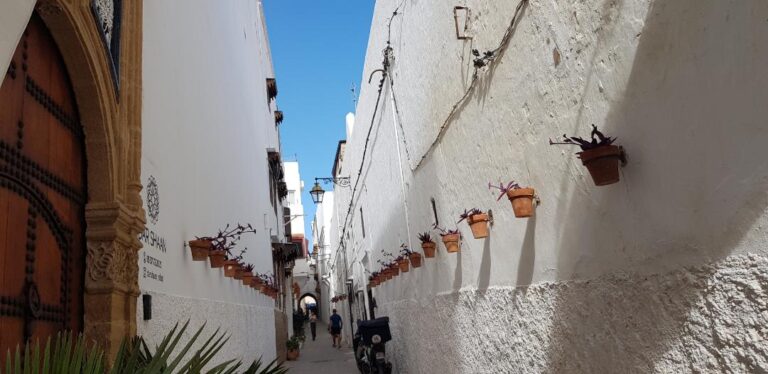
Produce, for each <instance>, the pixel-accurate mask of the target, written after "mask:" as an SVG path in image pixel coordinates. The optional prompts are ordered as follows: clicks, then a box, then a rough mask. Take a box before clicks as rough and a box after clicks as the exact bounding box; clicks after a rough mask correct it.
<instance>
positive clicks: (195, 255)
mask: <svg viewBox="0 0 768 374" xmlns="http://www.w3.org/2000/svg"><path fill="white" fill-rule="evenodd" d="M189 251H190V252H192V260H193V261H205V260H207V259H208V254H209V253H210V252H211V241H210V240H201V239H196V240H190V241H189Z"/></svg>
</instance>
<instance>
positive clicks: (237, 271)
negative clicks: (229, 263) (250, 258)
mask: <svg viewBox="0 0 768 374" xmlns="http://www.w3.org/2000/svg"><path fill="white" fill-rule="evenodd" d="M244 274H245V270H244V269H243V266H242V265H238V267H237V269H235V279H237V280H243V275H244Z"/></svg>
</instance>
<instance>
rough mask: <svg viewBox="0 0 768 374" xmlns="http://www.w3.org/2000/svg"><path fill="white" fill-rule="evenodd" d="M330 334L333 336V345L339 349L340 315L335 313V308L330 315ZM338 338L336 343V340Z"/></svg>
mask: <svg viewBox="0 0 768 374" xmlns="http://www.w3.org/2000/svg"><path fill="white" fill-rule="evenodd" d="M330 329H331V336H332V337H333V346H334V347H339V349H341V316H340V315H338V314H336V309H334V310H333V314H332V315H331V324H330ZM337 340H338V343H337V342H336V341H337Z"/></svg>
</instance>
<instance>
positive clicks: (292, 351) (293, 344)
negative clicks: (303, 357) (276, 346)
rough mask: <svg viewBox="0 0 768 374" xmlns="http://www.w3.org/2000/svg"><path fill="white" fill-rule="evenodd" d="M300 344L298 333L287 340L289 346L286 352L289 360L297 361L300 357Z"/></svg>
mask: <svg viewBox="0 0 768 374" xmlns="http://www.w3.org/2000/svg"><path fill="white" fill-rule="evenodd" d="M299 344H300V342H299V338H298V337H297V336H296V335H294V336H293V337H291V338H290V339H288V341H287V342H285V347H286V348H288V353H287V354H286V358H287V359H288V361H295V360H296V359H298V358H299Z"/></svg>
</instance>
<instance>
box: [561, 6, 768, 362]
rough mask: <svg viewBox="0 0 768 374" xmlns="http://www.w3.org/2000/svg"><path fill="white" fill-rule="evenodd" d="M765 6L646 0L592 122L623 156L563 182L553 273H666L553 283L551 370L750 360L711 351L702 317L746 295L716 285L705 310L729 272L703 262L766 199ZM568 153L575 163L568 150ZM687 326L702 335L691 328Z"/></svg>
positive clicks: (725, 245)
mask: <svg viewBox="0 0 768 374" xmlns="http://www.w3.org/2000/svg"><path fill="white" fill-rule="evenodd" d="M766 19H768V2H766V1H763V0H749V1H701V0H657V1H655V2H654V3H653V5H652V7H651V8H650V11H649V13H648V16H647V19H646V24H645V28H644V30H643V32H642V34H641V35H640V36H639V38H640V42H639V45H638V48H637V54H636V55H635V59H634V63H633V65H632V72H631V75H630V77H629V81H628V82H627V86H626V92H625V93H624V94H623V95H621V94H617V95H616V96H618V97H623V100H622V101H620V102H618V103H616V104H614V106H613V108H611V112H610V114H609V116H608V119H607V121H606V124H605V125H604V126H600V124H598V125H599V126H600V127H601V128H602V127H604V128H605V130H606V132H607V133H609V134H610V135H613V136H618V138H619V141H618V142H619V143H620V144H622V145H624V146H625V147H626V148H627V151H628V154H629V158H630V160H629V161H630V163H629V165H628V166H627V167H626V168H625V169H623V171H622V172H623V175H622V181H621V182H620V183H619V184H616V185H613V186H609V187H600V188H598V187H594V186H593V185H592V182H591V180H589V177H588V176H586V177H585V178H584V179H582V180H580V181H578V182H575V183H574V182H572V181H571V180H570V179H571V177H570V176H569V177H568V179H566V180H564V181H563V184H562V186H561V191H563V193H565V194H569V195H570V197H569V198H568V199H567V200H563V201H568V202H569V204H570V205H569V206H567V207H563V209H562V210H561V212H560V213H559V214H558V215H559V216H560V217H562V220H563V230H562V232H561V237H560V240H559V245H558V248H559V250H560V253H559V254H558V272H559V273H558V279H559V280H572V279H586V278H594V277H598V276H600V275H602V274H605V273H611V272H616V271H630V272H632V273H640V274H665V273H666V274H665V275H651V276H641V275H631V276H611V277H603V278H600V279H597V280H595V281H591V282H590V281H586V282H581V281H577V282H570V283H569V284H565V285H563V286H562V287H560V288H559V289H558V291H556V292H558V293H560V294H559V295H556V296H557V299H556V300H557V305H555V306H554V308H555V310H554V316H553V325H552V326H551V328H550V329H551V331H552V334H554V335H553V336H552V337H551V342H550V352H549V355H550V357H549V361H550V367H551V368H552V369H553V370H556V371H557V370H564V371H568V372H612V371H613V372H615V370H617V369H618V368H623V370H625V372H634V371H637V372H652V371H654V370H659V369H662V370H667V369H671V368H675V369H677V370H683V371H688V370H691V369H694V368H698V369H700V370H701V369H703V370H705V371H707V370H713V371H718V372H719V371H720V370H724V368H725V367H729V366H730V367H733V366H734V363H736V364H738V365H737V366H741V365H746V366H744V367H746V368H749V365H748V364H745V363H744V362H739V360H737V359H734V360H733V361H731V360H729V359H728V357H727V356H728V353H727V352H720V353H718V352H714V353H713V352H711V351H708V348H709V349H712V348H714V350H721V349H723V350H725V351H727V348H728V347H723V345H721V344H726V343H723V342H720V340H719V338H718V336H716V335H717V332H715V331H714V330H716V328H715V327H716V326H713V325H717V324H718V323H720V322H723V321H718V319H720V318H722V316H723V315H728V314H732V313H733V311H734V310H735V308H741V309H744V308H745V306H744V305H742V306H737V305H736V304H730V303H731V300H730V299H727V298H726V299H723V300H722V304H720V303H718V304H716V305H718V306H717V308H720V309H716V308H715V310H711V309H712V308H713V307H712V306H711V305H708V301H709V299H711V298H716V297H718V295H715V294H713V293H714V292H717V291H718V290H720V291H722V290H723V288H725V289H727V288H728V285H727V284H726V285H724V286H723V285H719V284H720V283H729V282H733V281H735V280H737V279H734V278H738V277H739V276H740V275H739V274H729V275H728V276H725V277H720V276H718V277H717V279H718V280H717V281H716V282H714V283H713V281H712V280H709V282H708V279H709V278H710V276H711V275H712V274H713V273H715V272H717V269H716V268H715V267H708V266H706V265H707V264H710V263H712V262H716V261H718V260H721V259H724V258H726V257H727V256H728V255H729V254H731V253H732V252H733V251H734V249H735V247H737V246H738V245H739V244H740V242H741V240H742V239H743V238H744V236H745V235H746V234H747V232H748V231H749V230H750V229H751V228H752V226H753V225H754V223H755V222H756V221H757V220H759V219H761V217H763V215H764V213H765V210H766V207H768V195H767V194H766V187H767V186H768V184H767V183H766V181H767V180H768V161H766V160H768V147H766V146H765V144H764V142H765V140H766V139H768V122H767V121H766V119H767V118H768V105H766V103H768V49H766V48H764V46H765V45H766V44H768V22H766ZM587 131H588V129H587V128H586V126H585V127H584V129H580V132H581V134H579V135H583V134H585V133H587ZM569 162H573V163H574V167H581V165H580V162H579V161H578V160H577V159H575V157H573V158H572V159H571V160H570V161H569ZM576 163H579V165H576ZM747 249H748V248H747ZM753 259H754V258H753ZM726 265H727V266H733V267H736V268H739V265H742V266H743V263H741V262H739V261H731V260H728V261H726ZM682 267H690V269H698V270H693V271H690V272H689V271H687V270H683V269H681V268H682ZM697 267H698V268H697ZM745 268H746V267H745ZM743 273H749V272H747V271H746V270H745V271H744V272H743ZM762 286H768V285H766V284H765V280H763V282H762ZM739 290H741V288H739ZM737 293H739V292H738V291H737ZM740 294H741V293H740ZM731 296H733V297H736V298H738V297H739V296H743V295H731ZM745 297H746V300H743V301H744V302H745V303H749V302H752V303H757V302H759V300H754V299H752V300H750V297H748V296H745ZM704 298H707V299H708V300H703V299H704ZM703 309H707V310H703ZM746 310H747V313H751V312H755V311H756V310H759V308H757V307H754V304H752V305H746ZM756 313H757V314H756V315H757V316H759V312H756ZM702 315H703V317H702V318H703V320H699V321H696V320H695V318H696V316H702ZM756 315H751V316H752V317H755V316H756ZM740 318H741V317H740ZM692 319H693V320H692ZM755 319H760V318H755ZM744 321H745V319H744V318H741V321H731V322H732V323H734V324H736V325H737V326H735V327H733V329H732V330H730V331H731V333H735V335H737V336H738V335H739V333H742V332H744V333H746V332H745V331H742V330H743V329H740V328H739V327H740V326H738V325H739V322H744ZM758 322H759V321H758ZM751 323H754V322H751ZM691 324H694V325H695V326H694V328H691ZM696 327H698V328H700V330H701V331H704V332H703V333H702V335H700V336H698V335H697V336H694V335H696V334H697V332H696ZM753 344H754V343H753ZM742 350H743V351H742V354H744V355H745V356H747V357H742V358H747V359H749V357H750V356H751V357H754V356H759V351H755V350H754V347H752V346H749V344H748V343H747V346H746V347H742ZM664 365H667V366H666V367H665V366H664ZM673 371H674V370H673Z"/></svg>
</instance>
